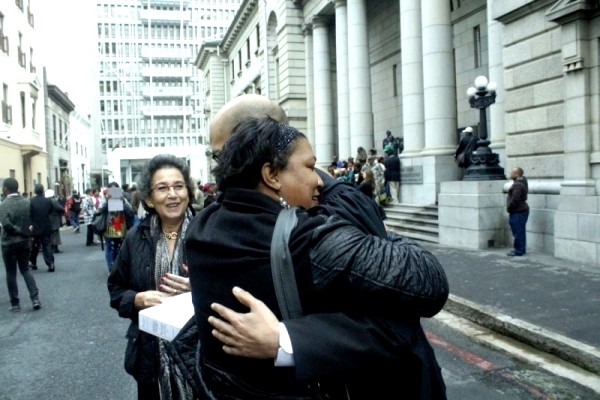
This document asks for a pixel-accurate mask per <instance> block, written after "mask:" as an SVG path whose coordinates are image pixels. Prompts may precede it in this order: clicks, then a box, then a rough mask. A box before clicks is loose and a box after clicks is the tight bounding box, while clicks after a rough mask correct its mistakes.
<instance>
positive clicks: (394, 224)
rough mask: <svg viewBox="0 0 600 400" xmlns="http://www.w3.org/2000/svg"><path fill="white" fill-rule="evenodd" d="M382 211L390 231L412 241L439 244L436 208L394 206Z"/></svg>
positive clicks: (432, 206) (408, 205)
mask: <svg viewBox="0 0 600 400" xmlns="http://www.w3.org/2000/svg"><path fill="white" fill-rule="evenodd" d="M384 209H385V213H386V216H387V218H386V220H385V224H386V225H387V226H388V228H389V229H390V230H392V231H394V232H397V233H399V234H401V235H404V236H406V237H409V238H411V239H414V240H420V241H425V242H430V243H439V225H438V208H437V206H435V205H431V206H423V205H420V204H395V205H392V206H388V207H385V208H384Z"/></svg>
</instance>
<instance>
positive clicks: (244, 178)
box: [213, 117, 306, 192]
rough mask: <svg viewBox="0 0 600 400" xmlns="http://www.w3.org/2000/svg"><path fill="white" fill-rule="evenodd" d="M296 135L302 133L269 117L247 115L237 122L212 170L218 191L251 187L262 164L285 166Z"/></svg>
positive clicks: (292, 149) (302, 136)
mask: <svg viewBox="0 0 600 400" xmlns="http://www.w3.org/2000/svg"><path fill="white" fill-rule="evenodd" d="M298 138H306V136H305V135H304V134H303V133H302V132H300V131H298V130H297V129H295V128H293V127H291V126H290V125H286V124H281V123H279V122H277V121H276V120H274V119H273V118H271V117H265V118H260V119H258V118H248V119H246V120H244V121H242V122H240V123H239V124H238V125H237V126H236V128H235V129H234V131H233V133H232V135H231V137H230V138H229V139H228V140H227V142H225V145H224V146H223V149H221V154H220V155H219V160H220V161H219V164H218V165H217V166H216V167H215V168H214V169H213V175H214V177H215V179H216V180H217V186H218V187H219V190H220V191H222V192H224V191H226V190H227V188H228V187H237V188H244V189H255V188H256V187H257V186H258V183H259V182H260V179H261V173H260V171H261V169H262V166H263V165H264V164H265V163H270V164H271V165H272V166H273V167H274V168H278V169H283V168H285V167H286V166H287V163H288V160H289V157H290V154H291V153H292V152H293V151H294V149H295V147H296V143H297V141H298ZM282 139H285V140H282Z"/></svg>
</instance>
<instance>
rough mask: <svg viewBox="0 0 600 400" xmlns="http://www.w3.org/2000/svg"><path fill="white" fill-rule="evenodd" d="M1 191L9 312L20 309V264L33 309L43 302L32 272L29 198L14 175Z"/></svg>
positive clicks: (5, 181) (3, 246)
mask: <svg viewBox="0 0 600 400" xmlns="http://www.w3.org/2000/svg"><path fill="white" fill-rule="evenodd" d="M2 193H3V195H4V196H6V200H4V201H3V202H2V203H1V204H0V224H2V234H1V236H0V238H1V241H2V258H3V259H4V267H5V268H6V285H7V286H8V295H9V297H10V311H12V312H19V311H21V305H20V301H19V286H18V285H17V266H19V272H21V276H22V277H23V279H24V280H25V284H26V285H27V290H28V291H29V298H30V299H31V303H32V305H33V309H34V310H39V309H40V308H41V307H42V305H41V303H40V300H39V291H38V288H37V285H36V283H35V279H34V278H33V275H32V274H31V271H29V267H28V261H29V245H30V244H29V233H30V231H29V224H30V214H29V200H27V199H25V198H23V196H21V195H20V194H19V182H17V180H16V179H14V178H6V179H5V180H4V184H3V185H2Z"/></svg>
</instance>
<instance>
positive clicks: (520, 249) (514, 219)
mask: <svg viewBox="0 0 600 400" xmlns="http://www.w3.org/2000/svg"><path fill="white" fill-rule="evenodd" d="M528 218H529V210H527V211H521V212H515V213H510V214H509V215H508V224H509V225H510V230H511V231H512V234H513V237H514V238H515V240H514V242H513V247H514V252H515V254H518V255H523V254H525V253H526V252H527V239H526V237H525V236H526V230H525V225H526V224H527V219H528Z"/></svg>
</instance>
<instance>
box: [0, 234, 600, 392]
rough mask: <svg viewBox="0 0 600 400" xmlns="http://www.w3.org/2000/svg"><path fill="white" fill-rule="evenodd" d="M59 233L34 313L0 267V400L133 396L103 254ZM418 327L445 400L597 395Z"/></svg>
mask: <svg viewBox="0 0 600 400" xmlns="http://www.w3.org/2000/svg"><path fill="white" fill-rule="evenodd" d="M83 230H84V229H82V231H83ZM61 236H62V241H63V245H62V246H61V249H62V250H63V253H61V254H57V255H56V272H54V273H48V272H47V270H46V267H45V266H44V263H43V260H42V256H41V255H40V256H39V257H38V266H39V270H37V271H33V274H34V276H35V279H36V281H37V284H38V287H39V289H40V300H41V302H42V309H41V310H39V311H33V310H32V308H31V302H30V301H29V298H28V296H27V290H26V288H25V285H24V283H23V279H22V278H21V276H20V275H18V283H19V290H20V297H21V308H22V311H21V312H20V313H14V314H13V313H10V312H9V311H8V309H9V301H8V295H7V292H6V285H5V283H4V282H5V270H4V268H1V269H0V279H1V280H2V284H1V285H0V299H1V300H2V307H1V309H0V400H29V399H50V400H54V399H77V400H88V399H110V400H121V399H123V400H125V399H135V398H136V388H135V383H134V381H133V379H132V378H131V377H130V376H129V375H127V374H126V373H125V371H124V369H123V354H124V350H125V339H124V335H125V331H126V328H127V326H128V321H126V320H122V319H121V318H119V317H118V315H117V312H116V311H115V310H113V309H111V308H110V306H109V298H108V291H107V289H106V275H107V270H106V266H105V261H104V255H103V252H102V251H101V250H100V246H99V245H98V246H94V247H86V246H85V233H84V232H82V233H81V234H74V233H73V230H72V229H67V230H63V231H61ZM423 324H424V327H425V329H426V332H427V335H428V337H429V339H430V341H431V343H432V345H433V346H434V349H435V352H436V355H437V357H438V360H439V362H440V364H441V366H442V369H443V374H444V379H445V381H446V385H447V388H448V398H449V399H461V400H462V399H486V400H494V399H598V398H600V395H599V394H598V393H596V392H594V391H592V390H590V389H588V388H586V387H584V386H581V385H579V384H576V383H574V382H573V381H572V380H570V379H566V378H564V377H560V376H557V375H555V374H553V373H551V372H548V371H547V370H546V369H544V368H539V367H538V366H533V365H531V364H529V363H526V362H523V361H518V360H516V359H515V358H513V357H511V356H509V355H507V354H505V353H503V352H499V351H496V350H493V349H492V348H489V347H487V346H483V345H481V344H478V343H476V342H475V341H473V340H472V338H471V337H469V336H467V335H465V334H463V333H462V332H460V331H457V330H454V329H451V328H449V327H448V326H447V325H446V324H443V323H441V322H440V320H438V319H437V318H434V319H430V320H424V321H423ZM399 390H401V388H399ZM392 398H393V397H392Z"/></svg>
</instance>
